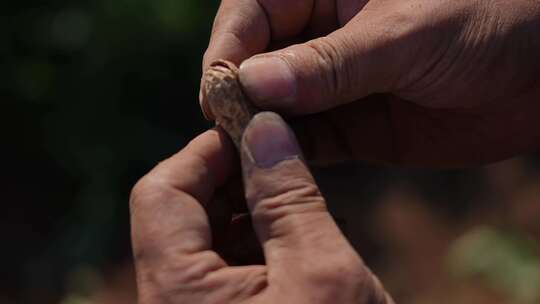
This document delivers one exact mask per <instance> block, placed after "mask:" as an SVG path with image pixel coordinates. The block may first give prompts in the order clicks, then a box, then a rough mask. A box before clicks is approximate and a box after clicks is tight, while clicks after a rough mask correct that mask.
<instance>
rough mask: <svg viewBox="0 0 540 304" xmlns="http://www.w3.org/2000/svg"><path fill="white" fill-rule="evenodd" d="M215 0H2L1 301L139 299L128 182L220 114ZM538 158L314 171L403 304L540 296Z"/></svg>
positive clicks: (67, 303) (529, 303)
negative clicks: (209, 88) (461, 166)
mask: <svg viewBox="0 0 540 304" xmlns="http://www.w3.org/2000/svg"><path fill="white" fill-rule="evenodd" d="M217 6H218V1H210V0H152V1H148V0H129V1H126V0H113V1H110V0H108V1H105V0H93V1H86V0H71V1H65V0H45V1H37V0H28V1H4V2H2V3H1V4H0V11H1V17H0V22H1V24H0V39H1V40H2V41H1V42H0V98H1V108H0V135H1V139H2V147H3V148H2V155H4V156H3V157H2V170H1V173H0V177H1V182H2V183H1V185H2V193H1V194H2V195H1V196H0V201H1V202H2V209H1V210H2V212H0V244H1V247H0V257H1V260H0V270H1V272H0V273H2V274H3V275H4V278H3V279H2V280H1V281H2V284H0V304H4V303H6V304H8V303H40V304H47V303H63V304H77V303H86V304H94V303H100V304H101V303H104V304H106V303H134V302H135V297H134V280H133V270H132V266H131V253H130V244H129V242H130V241H129V211H128V204H127V201H128V197H129V191H130V189H131V187H132V186H133V184H134V183H135V182H136V180H137V179H138V178H140V177H141V176H142V175H143V174H144V173H146V172H147V171H148V170H149V169H150V168H152V167H153V166H154V165H155V164H156V163H157V162H158V161H160V160H161V159H163V158H165V157H167V156H169V155H171V154H173V153H174V152H176V151H177V150H179V149H180V148H181V147H182V146H184V145H185V144H186V143H187V142H188V140H189V139H191V138H192V137H194V136H195V135H196V134H198V133H200V132H201V131H203V130H205V129H207V128H208V127H210V126H211V125H210V123H208V122H206V121H205V120H204V119H203V118H202V115H201V114H200V110H199V106H198V101H197V99H198V86H199V79H200V73H201V71H200V66H201V60H202V54H203V52H204V50H205V47H206V45H207V42H208V37H209V33H210V28H211V24H212V19H213V15H214V14H215V11H216V9H217ZM538 169H539V167H538V157H535V156H534V155H531V156H528V157H527V158H519V159H515V160H510V161H507V162H503V163H500V164H495V165H492V166H488V167H484V168H476V169H471V170H454V171H444V172H440V171H427V170H415V171H412V170H397V169H388V168H385V169H383V168H378V167H371V166H367V165H364V164H345V165H339V166H334V167H331V168H323V169H315V174H316V177H317V179H318V181H319V183H320V185H321V188H322V189H323V193H324V194H325V195H326V197H327V198H328V201H329V204H330V208H331V210H332V211H333V212H334V214H335V215H336V217H338V218H340V219H343V220H344V222H346V225H345V226H346V234H347V235H348V237H349V238H350V240H351V242H352V243H353V245H354V246H355V247H356V248H357V249H358V250H359V252H360V253H361V254H362V255H363V256H364V257H365V259H366V260H367V262H368V264H369V265H370V266H372V267H373V268H374V270H375V272H377V273H378V274H379V275H380V276H381V278H382V280H383V281H384V282H385V284H386V285H387V286H388V288H389V289H390V290H391V291H392V293H393V294H394V295H395V297H396V300H397V302H398V303H475V304H479V303H518V304H521V303H523V304H533V303H540V258H539V250H538V241H537V240H538V239H540V224H539V223H540V190H539V189H540V179H539V174H538V172H539V171H538Z"/></svg>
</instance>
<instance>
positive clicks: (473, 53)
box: [203, 0, 540, 166]
mask: <svg viewBox="0 0 540 304" xmlns="http://www.w3.org/2000/svg"><path fill="white" fill-rule="evenodd" d="M539 32H540V2H538V1H535V0H515V1H504V0H299V1H286V0H223V1H222V5H221V7H220V10H219V12H218V15H217V17H216V20H215V24H214V30H213V34H212V38H211V41H210V45H209V47H208V50H207V52H206V55H205V60H204V65H205V66H206V65H207V64H208V63H210V62H212V61H213V60H215V59H218V58H224V59H229V60H231V61H234V62H235V63H237V64H239V63H240V62H242V61H244V60H246V59H249V60H246V61H244V62H243V64H242V66H241V69H240V77H241V80H242V83H243V85H244V88H245V90H246V92H247V93H248V95H250V97H251V98H252V100H253V101H254V102H255V103H257V104H258V105H259V106H260V107H262V108H266V109H274V110H279V111H281V112H283V113H288V114H290V115H292V116H302V115H306V114H312V113H319V114H317V115H315V116H312V117H299V118H296V119H294V120H295V122H294V123H295V125H297V126H298V128H299V129H300V130H301V134H300V136H299V140H300V141H301V142H304V141H305V142H307V146H306V147H307V151H306V154H307V156H308V158H310V157H313V158H316V159H322V160H328V159H335V158H360V159H369V160H378V161H385V162H391V163H399V164H406V165H428V166H433V165H436V166H462V165H475V164H480V163H485V162H491V161H496V160H500V159H503V158H507V157H510V156H513V155H516V154H518V153H521V152H527V151H531V150H533V149H536V148H538V147H539V145H540V123H539V121H540V120H539V119H538V117H540V102H539V99H540V56H538V54H540V35H539V34H538V33H539ZM312 38H316V39H314V40H310V39H312ZM298 42H304V43H302V44H296V45H291V44H292V43H298ZM288 45H291V46H289V47H286V48H284V49H281V47H283V46H288ZM272 49H274V50H275V49H278V50H277V51H273V52H270V53H265V54H261V53H263V52H267V51H269V50H272ZM257 54H259V55H257ZM254 55H257V56H255V57H252V56H254ZM375 93H379V95H374V96H370V95H372V94H375ZM368 96H369V97H368ZM366 97H367V98H366ZM203 106H205V105H203Z"/></svg>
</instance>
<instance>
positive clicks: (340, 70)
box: [306, 37, 353, 96]
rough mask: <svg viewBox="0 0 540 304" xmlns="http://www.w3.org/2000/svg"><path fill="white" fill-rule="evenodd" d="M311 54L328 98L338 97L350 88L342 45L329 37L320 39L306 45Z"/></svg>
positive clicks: (348, 73)
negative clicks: (318, 69)
mask: <svg viewBox="0 0 540 304" xmlns="http://www.w3.org/2000/svg"><path fill="white" fill-rule="evenodd" d="M306 46H307V47H308V48H310V49H311V51H312V52H313V54H314V55H313V57H312V58H313V60H314V61H315V62H314V63H315V65H316V66H317V67H319V68H320V71H319V75H318V77H320V79H319V81H321V82H322V83H323V85H324V87H325V88H326V89H327V90H328V92H326V93H325V94H328V95H329V96H340V95H342V94H343V93H344V92H347V91H348V88H350V79H351V76H352V75H353V73H351V69H350V66H347V65H346V64H345V58H344V56H343V53H344V52H343V44H342V43H341V42H339V41H338V40H337V39H333V38H331V37H322V38H318V39H315V40H312V41H309V42H307V43H306Z"/></svg>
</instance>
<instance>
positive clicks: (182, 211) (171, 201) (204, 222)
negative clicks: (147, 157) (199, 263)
mask: <svg viewBox="0 0 540 304" xmlns="http://www.w3.org/2000/svg"><path fill="white" fill-rule="evenodd" d="M234 151H235V150H234V148H233V146H232V143H231V142H230V140H229V139H228V138H226V136H225V134H223V132H222V131H216V130H211V131H207V132H205V133H203V134H202V135H200V136H199V137H197V138H196V139H194V140H193V141H192V142H191V143H190V144H189V145H188V146H187V147H186V148H184V149H183V150H182V151H180V152H179V153H177V154H176V155H174V156H172V157H171V158H169V159H167V160H165V161H163V162H162V163H160V164H159V165H158V166H157V167H156V168H155V169H153V170H152V171H151V172H150V173H149V174H147V175H146V176H145V177H143V178H142V179H141V180H140V181H139V182H138V183H137V185H136V186H135V187H134V189H133V192H132V195H131V198H130V210H131V226H132V240H133V250H134V253H135V257H136V260H137V261H139V260H145V261H148V260H161V259H162V258H163V257H164V256H165V257H170V256H171V255H174V256H178V255H189V254H193V253H197V252H202V251H205V250H210V249H211V246H212V240H211V230H210V224H209V222H208V216H207V214H206V212H205V210H204V205H205V204H207V203H208V202H209V201H210V199H211V197H212V196H213V193H214V190H215V189H216V188H217V187H219V186H220V185H223V183H224V182H225V181H226V180H227V178H228V177H229V176H230V175H231V174H232V173H233V168H235V167H236V166H234V165H235V163H236V162H237V160H236V159H235V158H236V156H235V152H234Z"/></svg>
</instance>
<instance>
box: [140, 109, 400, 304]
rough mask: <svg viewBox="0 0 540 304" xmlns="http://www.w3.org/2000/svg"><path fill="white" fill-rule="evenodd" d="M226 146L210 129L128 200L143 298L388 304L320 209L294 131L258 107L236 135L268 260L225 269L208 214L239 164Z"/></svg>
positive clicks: (163, 165)
mask: <svg viewBox="0 0 540 304" xmlns="http://www.w3.org/2000/svg"><path fill="white" fill-rule="evenodd" d="M235 153H236V152H235V151H234V148H233V146H232V143H231V142H230V141H229V140H228V139H227V138H226V136H224V135H223V133H221V132H220V131H219V130H211V131H208V132H206V133H204V134H202V135H200V136H199V137H197V138H196V139H195V140H193V141H192V142H191V143H190V144H189V145H188V146H187V147H186V148H185V149H183V150H182V151H180V152H179V153H178V154H176V155H175V156H173V157H171V158H170V159H168V160H166V161H164V162H162V163H161V164H159V165H158V166H157V167H156V168H155V169H154V170H153V171H152V172H150V173H149V174H148V175H146V176H145V177H144V178H143V179H142V180H141V181H140V182H139V183H138V184H137V185H136V186H135V188H134V190H133V193H132V196H131V204H130V205H131V225H132V240H133V250H134V256H135V264H136V270H137V283H138V292H139V301H140V303H145V304H150V303H152V304H158V303H200V304H207V303H216V304H218V303H219V304H222V303H269V304H270V303H295V304H302V303H306V304H316V303H322V304H324V303H345V304H347V303H358V304H389V303H391V302H392V300H391V299H390V298H389V297H388V296H387V294H386V293H385V291H384V289H383V288H382V286H381V285H380V283H379V282H378V280H377V279H376V278H375V277H374V276H373V275H372V274H371V272H370V271H369V270H368V269H367V268H366V267H365V266H364V264H363V262H362V260H361V258H360V257H359V256H358V254H357V253H356V252H355V251H354V250H353V248H352V247H351V246H350V245H349V243H348V242H347V241H346V239H345V238H344V236H343V235H342V234H341V232H340V231H339V229H338V227H337V226H336V224H335V223H334V221H333V220H332V218H331V216H330V214H329V213H328V211H327V209H326V205H325V202H324V199H323V198H322V196H321V194H320V192H319V190H318V188H317V186H316V184H315V182H314V180H313V178H312V176H311V174H310V173H309V170H308V168H307V167H306V165H305V163H304V162H303V160H302V158H301V152H300V150H299V147H298V145H297V143H296V140H295V138H294V135H292V132H291V131H290V129H289V128H288V127H287V125H286V124H285V122H284V121H283V120H282V119H281V118H280V117H279V116H277V115H275V114H271V113H260V114H258V115H257V116H255V118H254V119H253V120H252V121H251V123H250V124H249V126H248V127H247V130H246V132H245V134H244V137H243V143H242V167H243V178H244V183H245V188H246V198H247V204H248V207H249V210H250V213H251V216H252V219H253V228H254V229H255V232H256V234H257V236H258V239H259V241H260V243H261V245H262V247H263V250H264V255H265V261H266V263H265V265H250V266H236V267H232V266H229V265H227V263H226V262H225V261H224V260H223V259H222V257H220V256H219V255H218V254H217V253H216V252H214V251H213V250H212V249H213V248H212V245H213V240H212V233H211V228H210V223H209V216H208V214H209V213H211V212H212V210H208V209H209V208H212V207H219V206H209V204H210V202H211V200H212V198H213V197H214V196H215V194H216V190H217V189H219V188H220V187H222V186H223V185H224V184H225V182H226V181H227V180H228V179H230V178H231V175H232V174H233V172H234V168H235V167H237V164H236V161H235V156H234V154H235Z"/></svg>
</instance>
